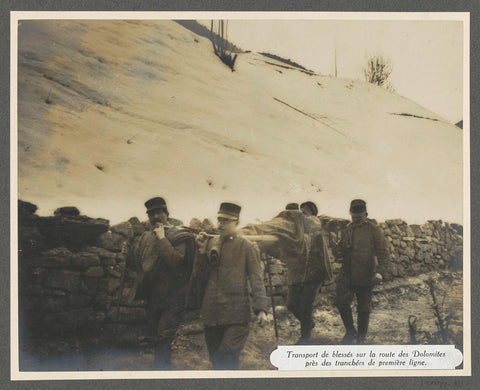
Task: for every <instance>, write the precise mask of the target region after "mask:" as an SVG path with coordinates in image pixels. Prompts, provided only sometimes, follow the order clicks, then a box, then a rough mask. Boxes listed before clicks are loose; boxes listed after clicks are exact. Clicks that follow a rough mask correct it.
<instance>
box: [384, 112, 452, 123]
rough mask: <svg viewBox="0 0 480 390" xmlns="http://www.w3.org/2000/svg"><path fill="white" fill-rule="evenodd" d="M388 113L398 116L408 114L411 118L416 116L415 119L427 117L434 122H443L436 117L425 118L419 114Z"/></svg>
mask: <svg viewBox="0 0 480 390" xmlns="http://www.w3.org/2000/svg"><path fill="white" fill-rule="evenodd" d="M389 114H390V115H399V116H410V117H412V118H417V119H428V120H430V121H434V122H443V121H441V120H439V119H436V118H427V117H425V116H420V115H414V114H407V113H405V112H402V113H401V114H398V113H396V112H389Z"/></svg>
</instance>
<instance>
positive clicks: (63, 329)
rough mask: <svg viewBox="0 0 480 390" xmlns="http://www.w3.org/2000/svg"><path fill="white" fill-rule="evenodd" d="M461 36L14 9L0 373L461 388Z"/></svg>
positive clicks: (327, 21) (197, 16)
mask: <svg viewBox="0 0 480 390" xmlns="http://www.w3.org/2000/svg"><path fill="white" fill-rule="evenodd" d="M469 28H470V26H469V14H468V13H466V12H462V13H460V12H452V13H415V14H408V13H374V12H372V13H348V12H337V13H322V12H310V13H291V12H290V13H288V12H275V13H262V12H253V13H242V12H210V13H208V12H197V13H193V12H189V13H182V12H175V13H172V12H170V13H162V12H126V13H115V12H81V13H76V12H12V13H11V45H12V46H11V48H12V69H11V74H12V75H11V77H12V83H11V88H12V106H13V108H14V109H13V111H12V117H11V156H12V165H13V169H12V181H11V193H12V199H14V200H15V201H12V212H14V214H12V218H11V230H12V242H11V261H10V264H11V280H12V281H13V282H14V283H12V288H11V307H12V315H11V335H12V340H11V377H12V379H13V380H23V379H54V378H62V379H116V378H119V379H121V378H126V377H128V378H213V377H215V378H234V377H260V378H267V377H268V378H276V377H277V378H281V377H328V376H338V375H342V376H350V377H356V376H372V375H379V376H420V375H428V376H460V375H471V356H470V354H471V337H470V330H471V327H470V320H471V318H470V311H469V310H470V178H469V164H470V162H469V161H470V149H469V132H470V127H469V126H470V125H469V103H470V102H469V91H470V89H469V68H468V66H469V61H470V58H469V45H470V42H469ZM283 353H284V354H285V355H281V356H282V357H279V356H280V354H283ZM339 371H340V372H339ZM427 371H428V374H426V372H427Z"/></svg>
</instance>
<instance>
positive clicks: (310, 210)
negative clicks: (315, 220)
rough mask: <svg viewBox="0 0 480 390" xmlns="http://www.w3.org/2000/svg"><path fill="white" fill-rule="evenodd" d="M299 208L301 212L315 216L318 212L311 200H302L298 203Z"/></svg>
mask: <svg viewBox="0 0 480 390" xmlns="http://www.w3.org/2000/svg"><path fill="white" fill-rule="evenodd" d="M300 210H302V213H303V214H305V215H308V216H314V217H316V216H317V214H318V209H317V205H316V204H315V203H313V202H311V201H307V202H303V203H302V204H301V205H300Z"/></svg>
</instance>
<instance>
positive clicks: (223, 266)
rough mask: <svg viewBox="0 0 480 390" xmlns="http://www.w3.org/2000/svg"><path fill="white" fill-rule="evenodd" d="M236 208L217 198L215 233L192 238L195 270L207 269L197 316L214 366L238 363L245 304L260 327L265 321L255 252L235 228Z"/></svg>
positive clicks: (228, 366)
mask: <svg viewBox="0 0 480 390" xmlns="http://www.w3.org/2000/svg"><path fill="white" fill-rule="evenodd" d="M240 209H241V208H240V206H238V205H236V204H233V203H222V204H221V205H220V210H219V211H218V214H217V217H218V232H219V234H220V235H219V236H215V237H213V238H211V239H210V240H207V237H206V235H204V234H202V233H201V234H200V235H199V237H198V259H197V264H196V267H195V273H197V272H201V271H202V269H204V268H205V267H206V268H207V272H208V281H207V285H206V290H205V295H204V298H203V304H202V309H201V317H202V320H203V323H204V326H205V342H206V344H207V348H208V353H209V356H210V361H211V362H212V365H213V368H214V369H217V370H218V369H230V370H231V369H237V368H238V363H239V356H240V352H241V351H242V349H243V347H244V345H245V342H246V340H247V336H248V333H249V322H250V311H251V309H253V311H254V313H255V314H256V317H257V322H258V323H259V324H260V325H261V326H263V325H264V324H265V323H266V321H267V316H266V311H267V297H266V292H265V286H264V283H263V271H262V268H261V265H260V254H259V251H258V249H257V248H256V247H255V246H254V245H253V244H252V243H251V242H250V241H248V240H247V239H246V238H243V237H241V236H240V235H238V234H237V232H236V229H237V226H238V223H239V215H240ZM249 286H250V290H251V296H252V302H251V304H250V298H249Z"/></svg>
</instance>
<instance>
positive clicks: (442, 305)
mask: <svg viewBox="0 0 480 390" xmlns="http://www.w3.org/2000/svg"><path fill="white" fill-rule="evenodd" d="M462 277H463V275H462V272H460V271H457V272H451V271H444V272H441V273H439V272H434V273H428V274H423V275H420V276H416V277H410V278H404V279H396V280H394V281H392V282H387V283H384V284H382V285H380V286H377V287H376V288H375V290H374V295H373V305H374V308H373V312H372V315H371V321H370V331H369V334H368V337H367V343H368V344H375V345H381V344H409V343H411V341H410V332H409V326H408V319H409V316H412V315H414V316H416V318H417V319H416V332H415V337H416V341H417V343H418V344H442V343H446V344H457V345H459V346H460V347H459V348H460V349H461V346H462V345H463V322H462V318H463V304H462V302H463V299H462V297H463V287H462V286H463V278H462ZM432 280H433V290H434V293H435V298H436V300H437V302H438V307H439V310H440V313H441V315H442V318H443V319H445V318H446V319H447V321H446V322H445V326H446V331H445V339H444V340H442V338H441V337H440V333H439V331H438V328H437V325H436V317H435V312H434V309H433V298H432V294H431V289H430V284H429V283H430V281H432ZM333 298H334V285H333V284H332V285H329V286H325V287H324V289H323V292H322V293H321V294H319V295H318V297H317V300H316V303H315V311H314V317H315V322H316V326H315V328H314V330H313V332H312V338H311V343H312V344H317V345H328V344H339V343H340V340H341V339H342V337H343V334H344V328H343V325H342V323H341V319H340V316H339V314H338V312H337V310H336V309H335V308H334V307H333V304H332V302H333ZM276 314H277V325H278V333H279V344H280V345H290V344H294V343H295V342H296V341H297V339H298V337H299V323H298V321H297V320H296V319H295V318H294V317H293V315H292V314H291V313H289V312H288V310H287V309H286V307H285V306H282V305H278V306H276ZM189 317H190V318H189ZM173 347H174V354H173V363H174V366H175V367H176V369H178V370H208V369H209V368H210V362H209V360H208V353H207V349H206V346H205V342H204V338H203V332H202V326H201V324H200V322H199V321H198V319H197V318H196V313H189V315H188V316H187V317H186V318H185V321H184V323H183V324H182V326H181V327H180V328H179V330H178V332H177V336H176V339H175V341H174V346H173ZM275 348H276V340H275V332H274V327H273V321H271V322H270V324H268V325H267V326H265V327H264V328H261V327H259V326H258V325H257V324H255V323H252V324H251V332H250V335H249V338H248V340H247V343H246V346H245V348H244V350H243V352H242V355H241V362H240V368H241V369H243V370H269V369H275V367H274V366H272V365H271V364H270V359H269V356H270V353H271V352H272V351H273V350H274V349H275ZM24 362H25V363H26V364H27V365H29V366H30V367H36V369H37V370H51V369H54V370H74V371H77V370H152V369H153V353H152V351H151V350H149V349H148V348H143V349H141V350H137V351H133V350H127V351H125V350H123V351H122V350H117V349H115V350H113V349H108V350H92V351H89V352H85V353H81V354H75V355H69V356H50V357H47V356H42V358H41V359H40V358H34V357H32V356H29V355H28V354H27V355H25V361H24Z"/></svg>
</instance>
